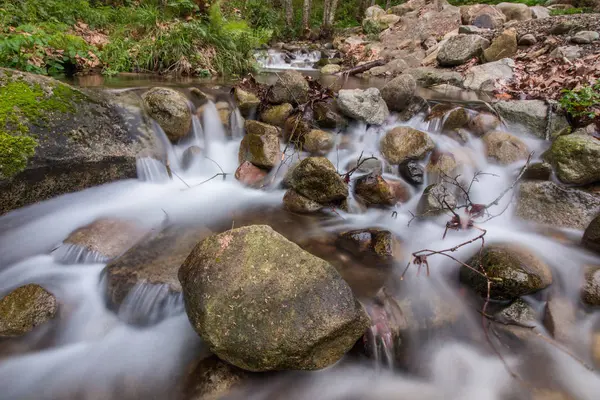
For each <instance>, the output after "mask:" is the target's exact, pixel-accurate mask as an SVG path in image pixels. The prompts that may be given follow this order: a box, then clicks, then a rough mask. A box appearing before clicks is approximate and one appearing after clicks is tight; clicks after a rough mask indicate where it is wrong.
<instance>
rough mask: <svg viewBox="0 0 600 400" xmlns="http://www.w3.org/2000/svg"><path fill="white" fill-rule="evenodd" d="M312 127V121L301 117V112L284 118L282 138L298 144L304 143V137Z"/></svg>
mask: <svg viewBox="0 0 600 400" xmlns="http://www.w3.org/2000/svg"><path fill="white" fill-rule="evenodd" d="M312 129H313V128H312V121H309V120H307V119H305V118H303V116H302V115H301V114H295V115H292V116H290V117H289V118H288V119H286V120H285V125H284V127H283V138H284V139H285V140H286V141H289V142H291V143H294V144H297V145H300V144H302V143H304V137H305V136H306V135H307V134H308V133H310V131H311V130H312Z"/></svg>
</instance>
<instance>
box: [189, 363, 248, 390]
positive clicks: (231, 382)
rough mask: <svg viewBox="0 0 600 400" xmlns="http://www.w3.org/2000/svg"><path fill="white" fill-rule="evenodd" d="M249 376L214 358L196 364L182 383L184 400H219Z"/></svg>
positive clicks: (241, 370)
mask: <svg viewBox="0 0 600 400" xmlns="http://www.w3.org/2000/svg"><path fill="white" fill-rule="evenodd" d="M250 375H251V374H250V373H249V372H247V371H244V370H243V369H240V368H238V367H234V366H233V365H231V364H228V363H226V362H225V361H221V360H219V358H218V357H216V356H210V357H207V358H204V359H202V360H200V361H199V362H197V363H196V365H195V366H194V367H193V369H192V371H191V373H190V374H189V376H187V378H186V380H185V383H184V390H183V399H184V400H219V399H222V398H223V397H224V396H226V395H227V394H228V393H229V392H230V391H231V390H232V389H235V388H236V387H238V386H239V385H240V384H242V383H243V382H244V380H246V379H248V377H249V376H250Z"/></svg>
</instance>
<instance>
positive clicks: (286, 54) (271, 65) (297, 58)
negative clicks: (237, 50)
mask: <svg viewBox="0 0 600 400" xmlns="http://www.w3.org/2000/svg"><path fill="white" fill-rule="evenodd" d="M254 57H255V58H256V61H257V62H258V64H259V65H260V67H261V68H262V69H275V70H284V69H296V70H301V71H311V70H314V69H315V68H314V64H315V63H316V62H318V61H319V60H320V59H321V51H319V50H314V51H306V50H297V51H293V52H291V51H281V50H274V49H269V50H267V51H261V52H258V53H256V54H255V55H254Z"/></svg>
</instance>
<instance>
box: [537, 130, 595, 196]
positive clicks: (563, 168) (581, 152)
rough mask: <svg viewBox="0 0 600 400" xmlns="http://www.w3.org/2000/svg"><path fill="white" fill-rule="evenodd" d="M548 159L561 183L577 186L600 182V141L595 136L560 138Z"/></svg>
mask: <svg viewBox="0 0 600 400" xmlns="http://www.w3.org/2000/svg"><path fill="white" fill-rule="evenodd" d="M546 158H547V159H548V161H549V162H550V163H551V164H552V165H553V166H554V168H555V170H556V176H557V177H558V179H560V180H561V182H564V183H573V184H577V185H585V184H589V183H595V182H600V164H599V163H598V160H600V141H599V140H598V139H596V138H595V137H593V136H587V135H565V136H559V137H558V138H556V140H555V141H554V143H552V147H551V148H550V151H549V152H548V153H547V154H546Z"/></svg>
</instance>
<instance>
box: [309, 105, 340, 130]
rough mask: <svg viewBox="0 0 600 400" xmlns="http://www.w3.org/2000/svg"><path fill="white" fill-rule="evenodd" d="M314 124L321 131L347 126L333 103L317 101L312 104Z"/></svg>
mask: <svg viewBox="0 0 600 400" xmlns="http://www.w3.org/2000/svg"><path fill="white" fill-rule="evenodd" d="M313 112H314V118H315V122H316V123H317V125H319V127H321V128H323V129H336V128H342V127H345V126H346V125H348V121H347V120H346V118H344V117H343V116H342V115H340V113H339V112H338V110H337V107H336V105H335V101H319V102H317V103H314V104H313Z"/></svg>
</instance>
